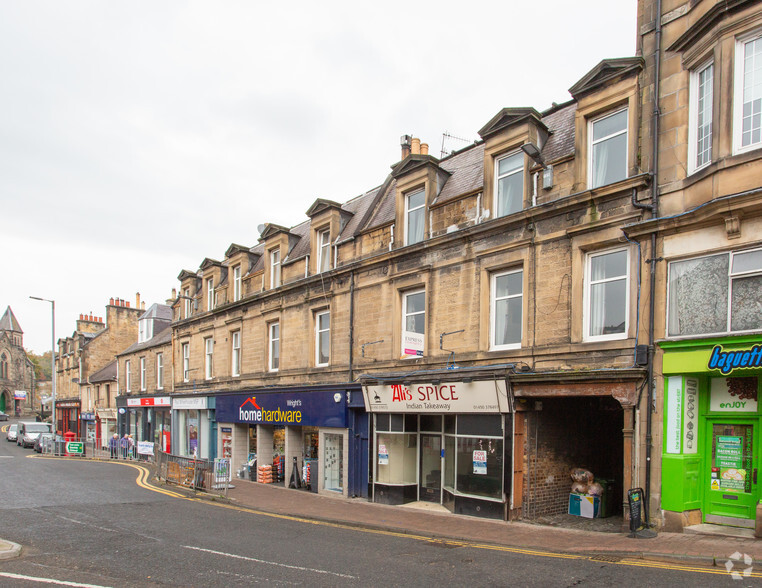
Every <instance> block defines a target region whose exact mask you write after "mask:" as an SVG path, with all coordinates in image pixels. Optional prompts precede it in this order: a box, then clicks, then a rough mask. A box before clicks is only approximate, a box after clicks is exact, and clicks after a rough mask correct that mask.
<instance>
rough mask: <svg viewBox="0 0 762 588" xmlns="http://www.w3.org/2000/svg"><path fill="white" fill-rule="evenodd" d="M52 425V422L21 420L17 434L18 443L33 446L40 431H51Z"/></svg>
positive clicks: (23, 445)
mask: <svg viewBox="0 0 762 588" xmlns="http://www.w3.org/2000/svg"><path fill="white" fill-rule="evenodd" d="M51 427H52V425H51V424H50V423H35V422H26V421H22V422H20V423H19V427H18V432H17V434H16V445H21V446H22V447H32V446H33V445H34V442H35V441H36V440H37V437H39V436H40V433H50V432H51V431H52V428H51Z"/></svg>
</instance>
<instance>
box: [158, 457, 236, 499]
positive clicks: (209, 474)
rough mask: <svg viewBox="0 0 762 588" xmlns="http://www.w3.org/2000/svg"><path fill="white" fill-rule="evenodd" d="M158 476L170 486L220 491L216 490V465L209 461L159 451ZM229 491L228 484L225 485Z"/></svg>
mask: <svg viewBox="0 0 762 588" xmlns="http://www.w3.org/2000/svg"><path fill="white" fill-rule="evenodd" d="M156 476H157V477H158V478H159V479H161V480H164V481H165V482H168V483H170V484H177V485H178V486H184V487H186V488H190V489H192V490H207V491H208V490H220V489H223V488H215V486H216V485H217V484H215V475H214V463H213V462H212V461H210V460H208V459H194V458H192V457H180V456H179V455H172V454H170V453H164V452H163V451H158V452H157V453H156ZM224 489H225V490H227V484H224Z"/></svg>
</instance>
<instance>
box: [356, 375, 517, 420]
mask: <svg viewBox="0 0 762 588" xmlns="http://www.w3.org/2000/svg"><path fill="white" fill-rule="evenodd" d="M363 392H364V394H363V396H364V399H365V409H366V410H367V411H368V412H418V413H423V412H433V413H445V414H446V413H451V414H457V413H496V412H509V408H508V406H509V403H508V396H507V394H506V388H505V381H503V380H495V381H492V380H488V381H480V382H449V383H447V384H413V385H411V386H409V387H408V386H405V385H404V384H392V385H386V386H364V387H363Z"/></svg>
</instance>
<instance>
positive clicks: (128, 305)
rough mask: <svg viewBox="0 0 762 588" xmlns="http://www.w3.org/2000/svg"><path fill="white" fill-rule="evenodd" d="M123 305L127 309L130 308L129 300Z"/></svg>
mask: <svg viewBox="0 0 762 588" xmlns="http://www.w3.org/2000/svg"><path fill="white" fill-rule="evenodd" d="M125 304H126V305H127V308H129V307H130V301H129V300H128V301H127V302H125Z"/></svg>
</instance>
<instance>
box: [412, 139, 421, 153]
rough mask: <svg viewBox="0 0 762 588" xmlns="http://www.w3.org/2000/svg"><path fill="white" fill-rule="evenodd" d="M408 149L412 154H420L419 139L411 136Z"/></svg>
mask: <svg viewBox="0 0 762 588" xmlns="http://www.w3.org/2000/svg"><path fill="white" fill-rule="evenodd" d="M410 150H411V152H412V153H413V155H420V154H421V140H420V139H418V138H416V137H413V142H412V145H411V147H410Z"/></svg>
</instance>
